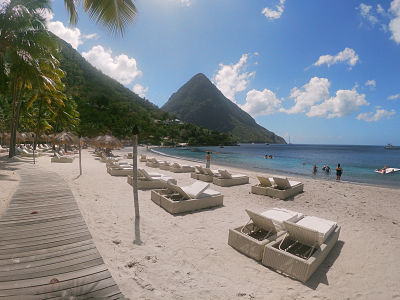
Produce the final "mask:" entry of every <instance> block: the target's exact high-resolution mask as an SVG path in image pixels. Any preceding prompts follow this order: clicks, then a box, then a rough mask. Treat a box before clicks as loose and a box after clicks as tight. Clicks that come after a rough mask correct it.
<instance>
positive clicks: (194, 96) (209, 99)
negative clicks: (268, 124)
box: [161, 73, 286, 144]
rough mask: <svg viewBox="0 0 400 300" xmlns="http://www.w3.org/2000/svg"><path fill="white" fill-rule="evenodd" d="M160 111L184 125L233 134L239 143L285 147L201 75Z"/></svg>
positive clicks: (282, 142)
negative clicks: (175, 117) (171, 114)
mask: <svg viewBox="0 0 400 300" xmlns="http://www.w3.org/2000/svg"><path fill="white" fill-rule="evenodd" d="M161 109H163V110H164V111H166V112H169V113H173V114H175V115H176V116H177V117H178V118H179V119H181V120H182V121H184V122H190V123H193V124H196V125H198V126H202V127H205V128H209V129H214V130H217V131H221V132H225V133H230V134H232V135H233V137H235V138H237V139H238V140H239V141H240V142H264V143H275V144H286V142H285V140H284V139H283V138H282V137H280V136H277V135H276V134H275V133H273V132H271V131H269V130H267V129H265V128H264V127H262V126H260V125H258V124H257V123H256V121H255V120H254V119H253V118H252V117H251V116H250V115H249V114H248V113H246V112H245V111H243V110H242V109H240V108H239V107H238V106H237V105H236V104H234V103H233V102H232V101H230V100H229V99H228V98H226V97H225V96H224V95H223V94H222V93H221V91H220V90H219V89H218V88H217V87H216V86H215V85H214V84H212V82H211V81H210V80H209V79H208V78H207V77H206V76H205V75H204V74H201V73H199V74H197V75H195V76H193V77H192V78H191V79H190V80H189V81H188V82H186V83H185V84H184V85H183V86H182V87H181V88H180V89H179V90H178V91H177V92H176V93H174V94H172V96H171V97H170V98H169V99H168V102H167V103H166V104H165V105H164V106H163V107H162V108H161Z"/></svg>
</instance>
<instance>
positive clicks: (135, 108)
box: [59, 39, 235, 145]
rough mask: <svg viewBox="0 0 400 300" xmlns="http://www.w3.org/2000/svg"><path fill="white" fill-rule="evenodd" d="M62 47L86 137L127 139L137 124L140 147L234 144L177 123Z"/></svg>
mask: <svg viewBox="0 0 400 300" xmlns="http://www.w3.org/2000/svg"><path fill="white" fill-rule="evenodd" d="M59 45H60V49H61V53H60V67H61V69H62V70H63V71H64V72H65V73H66V76H65V78H64V79H63V81H64V83H65V86H66V90H65V93H66V94H67V95H68V96H70V97H71V98H72V99H73V100H75V102H76V103H77V105H78V111H79V113H80V131H81V134H82V135H83V136H90V137H93V136H97V135H99V134H105V133H111V134H113V135H115V136H117V137H119V138H125V137H129V136H131V130H132V127H133V125H134V124H136V125H138V127H139V130H140V133H139V139H140V142H141V143H152V144H160V143H164V144H170V145H173V144H176V143H189V144H192V145H218V144H220V143H223V144H226V145H228V144H232V143H234V142H235V141H234V140H233V139H232V136H230V135H228V134H224V133H220V132H217V131H213V130H209V129H205V128H200V127H198V126H196V125H193V124H179V123H177V122H174V121H173V120H175V119H176V117H175V116H174V115H172V114H169V113H166V112H164V111H162V110H161V109H160V108H158V107H157V106H155V105H154V104H152V103H151V102H149V101H148V100H145V99H142V98H141V97H139V96H138V95H136V94H135V93H133V92H132V91H131V90H130V89H128V88H126V87H124V86H123V85H122V84H120V83H119V82H117V81H116V80H114V79H112V78H110V77H109V76H107V75H105V74H103V73H102V72H101V71H99V70H97V69H96V68H95V67H93V66H92V65H91V64H90V63H88V62H87V61H86V60H85V59H84V58H83V57H82V56H81V55H80V54H79V53H78V52H77V51H76V50H75V49H73V48H72V47H71V45H70V44H68V43H66V42H65V41H63V40H61V39H59Z"/></svg>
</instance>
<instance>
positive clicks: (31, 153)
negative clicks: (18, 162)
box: [17, 148, 40, 157]
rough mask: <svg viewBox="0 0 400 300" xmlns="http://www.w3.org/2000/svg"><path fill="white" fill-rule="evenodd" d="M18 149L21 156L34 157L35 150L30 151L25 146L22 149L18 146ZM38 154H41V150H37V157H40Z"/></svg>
mask: <svg viewBox="0 0 400 300" xmlns="http://www.w3.org/2000/svg"><path fill="white" fill-rule="evenodd" d="M17 149H18V150H17V151H18V152H19V153H18V154H19V155H20V156H23V157H33V152H30V151H28V150H27V149H25V148H23V149H21V148H17ZM38 156H40V153H39V152H37V151H35V157H38Z"/></svg>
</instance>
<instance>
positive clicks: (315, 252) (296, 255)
mask: <svg viewBox="0 0 400 300" xmlns="http://www.w3.org/2000/svg"><path fill="white" fill-rule="evenodd" d="M283 224H284V226H285V230H286V231H287V233H286V234H285V235H284V236H283V237H281V238H279V239H277V240H276V241H274V242H271V243H270V244H268V245H267V246H266V247H265V250H264V255H263V259H262V264H263V265H265V266H267V267H271V268H273V269H275V270H278V271H280V272H282V273H284V274H287V275H289V276H291V277H293V278H295V279H298V280H300V281H302V282H306V281H307V280H308V279H309V278H310V277H311V275H312V274H313V273H314V272H315V270H316V269H317V268H318V266H319V265H320V264H321V263H322V262H323V260H324V259H325V258H326V256H327V255H328V253H329V252H330V251H331V249H332V248H333V246H334V245H335V244H336V242H337V240H338V238H339V233H340V226H338V225H337V224H336V223H335V222H333V221H329V220H325V219H320V218H317V217H310V216H307V217H304V218H302V219H301V220H299V221H298V222H297V223H293V222H291V221H284V222H283Z"/></svg>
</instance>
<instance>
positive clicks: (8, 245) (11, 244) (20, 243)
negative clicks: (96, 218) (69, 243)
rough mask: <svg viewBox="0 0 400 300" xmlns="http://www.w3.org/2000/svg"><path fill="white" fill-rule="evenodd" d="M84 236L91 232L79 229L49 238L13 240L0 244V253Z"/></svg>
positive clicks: (49, 236)
mask: <svg viewBox="0 0 400 300" xmlns="http://www.w3.org/2000/svg"><path fill="white" fill-rule="evenodd" d="M82 235H90V233H89V230H88V229H87V228H83V229H79V230H76V231H70V232H64V233H63V234H60V233H56V234H52V235H48V236H42V237H36V238H33V239H27V238H22V239H19V240H12V241H7V242H0V251H1V250H5V249H14V250H15V249H17V248H22V247H23V248H25V247H30V246H33V245H40V244H44V243H45V244H48V243H52V242H55V241H60V240H64V239H68V238H71V237H77V236H82Z"/></svg>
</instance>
